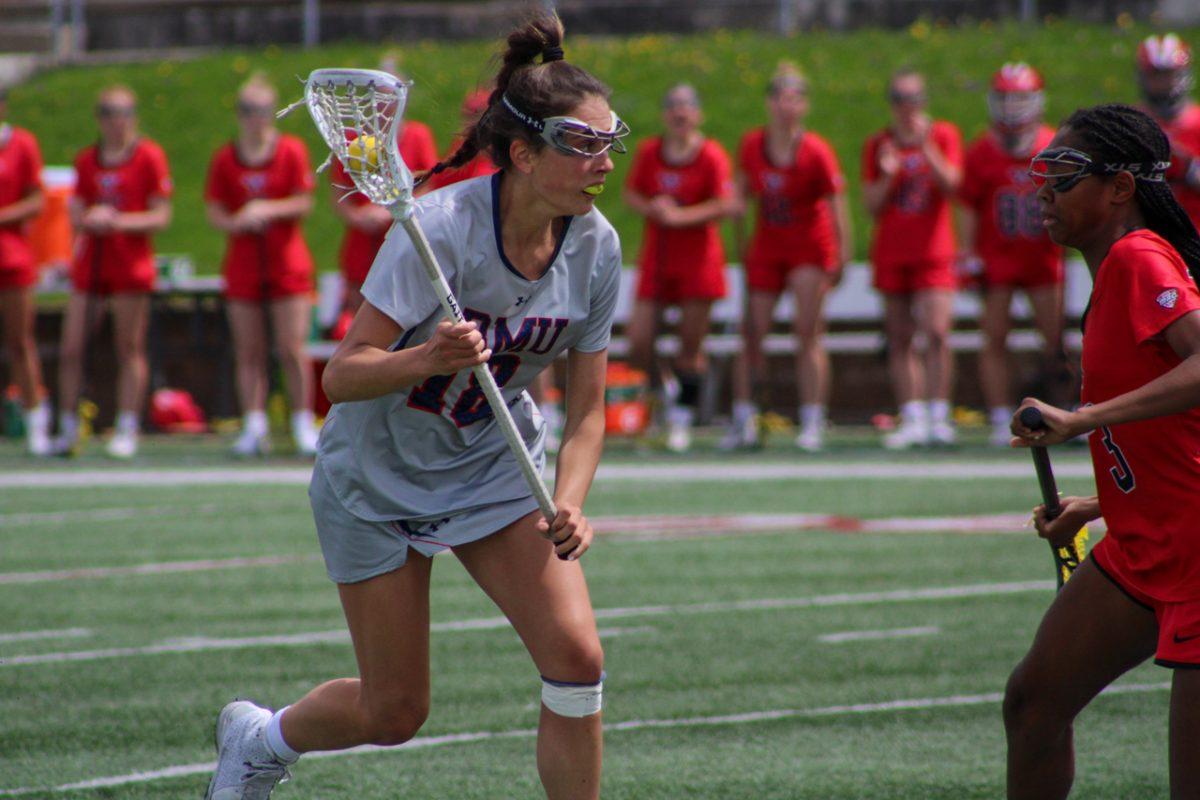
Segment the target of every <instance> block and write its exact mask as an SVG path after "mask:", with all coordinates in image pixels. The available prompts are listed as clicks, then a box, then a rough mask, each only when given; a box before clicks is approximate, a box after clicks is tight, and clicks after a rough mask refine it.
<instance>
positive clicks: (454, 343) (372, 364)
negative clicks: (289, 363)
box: [321, 302, 492, 403]
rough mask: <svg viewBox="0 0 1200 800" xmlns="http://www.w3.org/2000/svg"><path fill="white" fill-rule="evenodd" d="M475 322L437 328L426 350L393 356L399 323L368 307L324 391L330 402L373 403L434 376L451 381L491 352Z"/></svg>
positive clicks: (328, 371)
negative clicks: (377, 399)
mask: <svg viewBox="0 0 1200 800" xmlns="http://www.w3.org/2000/svg"><path fill="white" fill-rule="evenodd" d="M476 328H477V326H476V325H475V323H473V322H463V323H459V324H457V325H452V324H451V323H450V322H449V321H445V320H444V321H442V322H441V323H439V324H438V327H437V330H436V331H435V332H434V335H433V336H432V337H431V338H430V339H429V341H428V342H425V343H424V344H420V345H417V346H415V347H409V348H406V349H404V350H397V351H395V352H391V351H390V350H389V349H388V348H390V347H391V346H392V345H393V344H394V343H395V341H396V340H397V339H399V338H400V334H401V333H403V330H402V329H401V328H400V326H399V325H397V324H396V322H395V320H393V319H392V318H391V317H389V316H387V315H386V314H384V313H383V312H382V311H380V310H379V309H377V308H375V307H374V306H373V305H371V304H370V303H369V302H365V303H363V304H362V306H361V307H360V308H359V310H358V313H357V314H356V315H355V317H354V322H353V323H352V324H351V325H350V330H349V331H348V332H347V333H346V338H344V339H342V341H341V342H340V343H339V344H338V347H337V350H335V351H334V353H333V357H332V358H330V359H329V364H328V365H326V367H325V374H324V375H323V376H322V379H321V388H322V389H324V390H325V395H326V396H327V397H328V398H329V400H330V401H331V402H334V403H345V402H350V401H354V400H372V399H374V398H376V397H382V396H383V395H385V394H390V393H392V392H397V391H401V390H403V389H407V388H409V387H410V386H415V385H416V384H418V383H420V382H422V381H424V380H425V379H426V378H429V377H430V376H432V375H451V374H454V373H456V372H458V371H459V370H463V369H469V368H470V367H473V366H475V365H476V364H482V363H483V362H485V361H487V360H488V358H489V357H490V356H491V354H492V351H491V350H488V349H487V348H486V347H484V343H483V337H482V336H481V335H480V334H479V331H478V330H477V329H476Z"/></svg>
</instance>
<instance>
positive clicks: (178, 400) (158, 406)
mask: <svg viewBox="0 0 1200 800" xmlns="http://www.w3.org/2000/svg"><path fill="white" fill-rule="evenodd" d="M150 422H151V423H152V424H153V425H154V427H156V428H158V429H159V430H161V431H167V432H169V433H203V432H204V431H205V430H207V429H208V426H207V425H206V424H205V422H204V412H203V411H201V410H200V406H198V405H197V404H196V401H195V399H193V397H192V395H191V394H190V393H189V392H186V391H184V390H182V389H159V390H158V391H156V392H154V394H152V395H150Z"/></svg>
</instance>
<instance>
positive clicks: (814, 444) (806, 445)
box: [796, 428, 825, 453]
mask: <svg viewBox="0 0 1200 800" xmlns="http://www.w3.org/2000/svg"><path fill="white" fill-rule="evenodd" d="M796 447H798V448H800V449H801V450H803V451H804V452H806V453H819V452H821V451H822V450H824V449H825V432H824V431H822V430H821V429H820V428H805V429H804V430H802V431H800V435H799V436H797V437H796Z"/></svg>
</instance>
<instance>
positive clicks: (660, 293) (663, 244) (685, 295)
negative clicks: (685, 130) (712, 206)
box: [628, 136, 733, 304]
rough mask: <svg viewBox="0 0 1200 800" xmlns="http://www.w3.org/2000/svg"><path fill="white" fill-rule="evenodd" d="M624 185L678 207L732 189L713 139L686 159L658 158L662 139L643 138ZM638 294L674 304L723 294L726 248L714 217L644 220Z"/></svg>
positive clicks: (723, 194)
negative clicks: (684, 221) (682, 221)
mask: <svg viewBox="0 0 1200 800" xmlns="http://www.w3.org/2000/svg"><path fill="white" fill-rule="evenodd" d="M628 180H629V186H630V187H631V188H632V189H633V190H634V191H636V192H637V193H638V194H641V195H644V196H646V197H651V198H653V197H657V196H658V195H669V196H671V197H673V198H674V199H675V202H676V203H678V204H679V205H680V206H694V205H696V204H698V203H703V202H704V201H706V200H712V199H713V198H716V197H729V196H731V195H732V193H733V180H732V177H731V168H730V163H729V156H728V154H726V152H725V150H724V149H723V148H722V147H721V145H720V144H718V143H717V142H716V141H715V140H713V139H708V140H706V141H705V142H704V144H703V145H701V147H700V151H699V152H698V153H697V154H696V157H695V158H693V159H692V161H691V162H690V163H688V164H668V163H666V162H665V161H663V159H662V139H661V137H658V136H654V137H651V138H649V139H647V140H646V141H644V142H642V143H641V144H640V145H639V146H638V149H637V153H636V154H635V155H634V157H633V165H632V166H631V167H630V169H629V179H628ZM638 268H639V277H638V288H637V296H638V298H640V299H642V300H652V301H654V302H658V303H666V304H673V303H679V302H682V301H685V300H716V299H718V298H721V297H724V296H725V248H724V246H723V245H722V244H721V234H720V231H719V230H718V223H717V222H716V221H712V222H707V223H705V224H703V225H694V226H691V227H687V228H666V227H663V226H661V225H659V224H658V223H656V222H654V221H653V220H649V219H647V220H646V227H645V234H644V237H643V240H642V252H641V255H640V256H639V258H638Z"/></svg>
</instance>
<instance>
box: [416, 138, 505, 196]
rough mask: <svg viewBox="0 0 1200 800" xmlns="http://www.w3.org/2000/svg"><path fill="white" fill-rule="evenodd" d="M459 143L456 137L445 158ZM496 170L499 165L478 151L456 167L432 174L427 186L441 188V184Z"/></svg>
mask: <svg viewBox="0 0 1200 800" xmlns="http://www.w3.org/2000/svg"><path fill="white" fill-rule="evenodd" d="M461 143H462V142H461V140H458V139H456V140H455V141H454V144H453V145H451V147H450V152H449V153H447V154H446V158H449V157H450V156H451V155H452V154H453V153H455V152H456V151H457V150H458V148H459V145H460V144H461ZM497 172H499V167H497V166H496V165H495V164H494V163H492V158H491V156H489V155H488V154H487V153H479V154H477V155H476V156H475V157H474V158H472V159H471V160H470V161H468V162H467V163H465V164H463V165H462V166H461V167H458V168H457V169H447V170H442V171H441V172H439V173H438V174H437V175H434V176H433V177H432V178H430V179H429V188H430V189H441V188H442V187H443V186H450V185H451V184H455V183H458V182H459V181H465V180H470V179H471V178H478V177H481V176H483V175H494V174H496V173H497Z"/></svg>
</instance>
